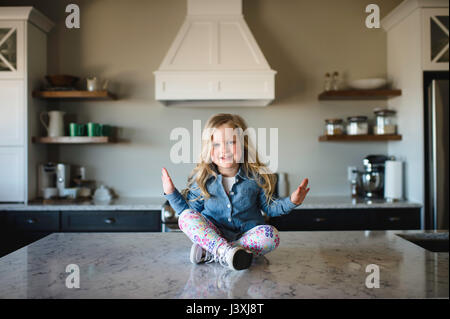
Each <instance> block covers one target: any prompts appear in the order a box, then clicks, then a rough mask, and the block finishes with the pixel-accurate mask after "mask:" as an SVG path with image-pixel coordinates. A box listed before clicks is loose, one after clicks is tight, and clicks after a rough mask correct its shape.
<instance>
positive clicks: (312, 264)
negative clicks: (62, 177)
mask: <svg viewBox="0 0 450 319" xmlns="http://www.w3.org/2000/svg"><path fill="white" fill-rule="evenodd" d="M421 233H424V232H423V231H329V232H280V238H281V243H280V246H279V247H278V248H277V249H276V250H275V251H273V252H271V253H270V254H268V255H267V256H265V257H257V258H255V259H254V261H253V264H252V266H251V267H250V269H248V270H244V271H239V272H235V271H231V270H228V269H226V268H224V267H222V266H221V265H219V264H201V265H193V264H191V263H190V261H189V250H190V247H191V242H190V241H189V239H188V238H187V237H186V236H185V235H184V234H182V233H53V234H51V235H49V236H47V237H45V238H42V239H40V240H38V241H36V242H34V243H32V244H30V245H27V246H25V247H23V248H21V249H19V250H17V251H15V252H13V253H11V254H8V255H6V256H4V257H2V258H0V298H289V299H298V298H448V297H449V286H448V275H449V270H448V252H447V253H436V252H431V251H428V250H425V249H424V248H422V247H419V246H417V245H415V244H413V243H411V242H410V241H408V240H405V239H404V238H402V237H400V236H397V235H396V234H403V235H405V234H406V235H408V234H409V235H411V234H421ZM433 233H434V232H433ZM447 234H448V232H447ZM447 238H448V235H447ZM68 265H72V266H69V268H70V267H72V269H74V268H73V267H76V268H78V269H79V279H80V280H79V288H76V287H74V288H68V287H67V286H66V285H69V286H71V285H73V284H74V283H75V282H76V281H75V280H74V281H72V280H68V279H67V278H69V276H70V278H73V276H74V275H75V273H72V274H71V273H69V272H66V267H67V266H68ZM73 265H76V266H73ZM374 265H375V266H374ZM374 267H375V268H378V270H379V285H378V288H376V287H377V285H376V283H377V282H376V278H375V277H376V276H375V272H374V269H375V268H374ZM366 271H367V272H366ZM75 272H76V271H75ZM70 278H69V279H70ZM366 284H367V285H368V286H369V287H368V286H367V285H366Z"/></svg>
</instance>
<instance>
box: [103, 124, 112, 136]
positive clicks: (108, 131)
mask: <svg viewBox="0 0 450 319" xmlns="http://www.w3.org/2000/svg"><path fill="white" fill-rule="evenodd" d="M111 133H112V127H111V125H107V124H103V125H102V136H111Z"/></svg>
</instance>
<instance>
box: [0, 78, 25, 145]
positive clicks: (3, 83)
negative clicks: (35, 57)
mask: <svg viewBox="0 0 450 319" xmlns="http://www.w3.org/2000/svg"><path fill="white" fill-rule="evenodd" d="M24 95H25V91H24V81H23V80H11V81H9V80H0V147H1V146H13V145H15V146H19V145H20V146H23V145H24V142H25V141H24V132H25V101H24Z"/></svg>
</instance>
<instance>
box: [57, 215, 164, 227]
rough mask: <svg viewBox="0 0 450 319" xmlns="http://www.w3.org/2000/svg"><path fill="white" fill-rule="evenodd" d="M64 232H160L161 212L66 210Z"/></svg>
mask: <svg viewBox="0 0 450 319" xmlns="http://www.w3.org/2000/svg"><path fill="white" fill-rule="evenodd" d="M61 231H63V232H75V231H76V232H85V231H88V232H93V231H95V232H119V231H121V232H160V231H161V214H160V212H158V213H155V212H148V211H64V212H61Z"/></svg>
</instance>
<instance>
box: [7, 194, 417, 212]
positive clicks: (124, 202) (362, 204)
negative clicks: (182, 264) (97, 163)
mask: <svg viewBox="0 0 450 319" xmlns="http://www.w3.org/2000/svg"><path fill="white" fill-rule="evenodd" d="M165 202H166V199H165V198H164V197H163V196H162V195H161V196H160V197H157V196H154V197H119V198H117V199H114V200H112V201H111V202H110V203H95V202H93V201H92V202H87V203H83V204H47V205H44V204H41V203H29V204H0V211H61V210H66V211H67V210H161V208H162V205H163V204H164V203H165ZM420 207H422V205H421V204H419V203H414V202H410V201H399V202H393V203H388V202H385V201H384V200H373V201H367V200H363V199H352V198H351V197H349V196H315V197H314V196H308V197H307V198H306V199H305V201H304V202H303V204H302V205H300V206H297V207H296V208H295V209H297V210H299V209H366V208H420Z"/></svg>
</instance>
